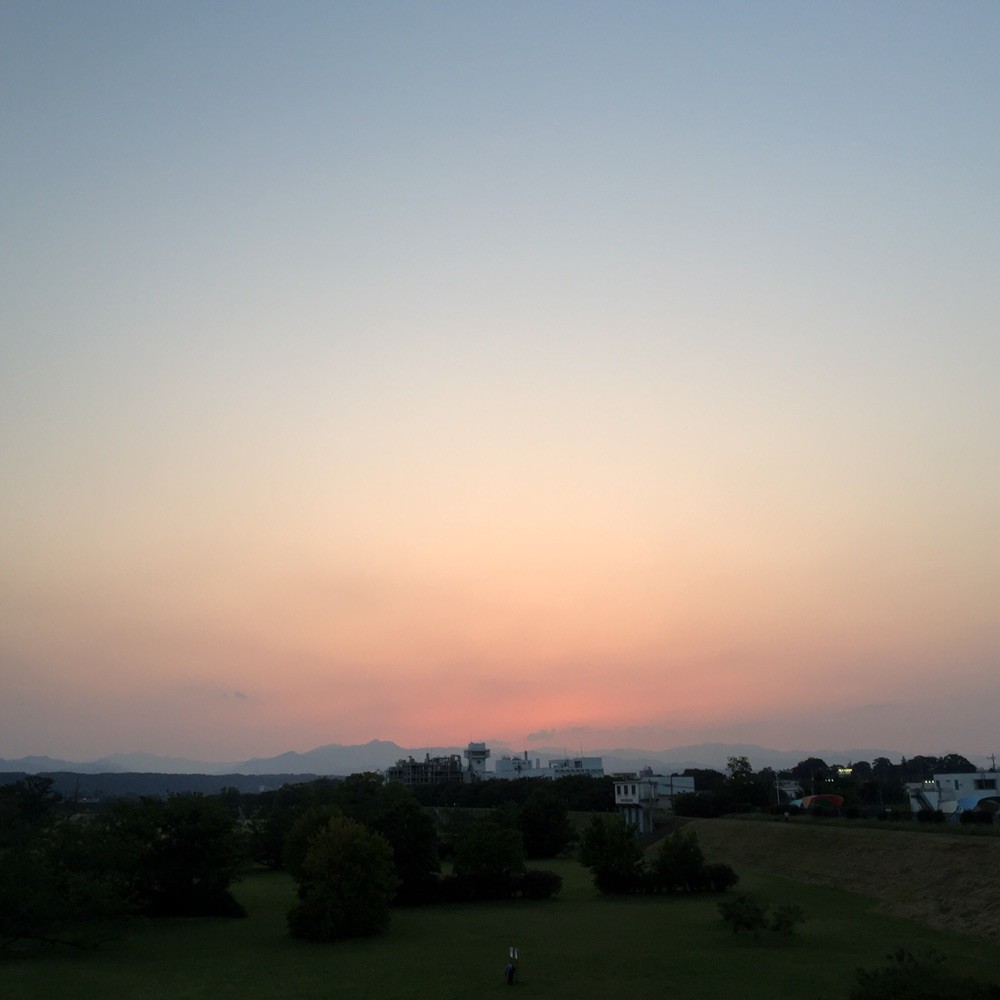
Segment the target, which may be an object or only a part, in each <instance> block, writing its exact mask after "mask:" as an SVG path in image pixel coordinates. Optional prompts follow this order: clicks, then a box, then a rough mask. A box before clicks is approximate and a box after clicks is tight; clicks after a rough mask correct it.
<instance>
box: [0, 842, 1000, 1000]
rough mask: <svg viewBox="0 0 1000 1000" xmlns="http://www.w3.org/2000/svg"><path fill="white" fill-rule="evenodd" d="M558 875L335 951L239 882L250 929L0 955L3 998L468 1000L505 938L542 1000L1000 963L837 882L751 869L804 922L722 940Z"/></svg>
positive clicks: (289, 898)
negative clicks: (774, 932) (892, 962)
mask: <svg viewBox="0 0 1000 1000" xmlns="http://www.w3.org/2000/svg"><path fill="white" fill-rule="evenodd" d="M707 853H708V854H709V857H710V859H711V858H712V857H713V853H712V852H711V851H709V852H707ZM552 867H555V868H558V869H559V870H560V872H561V874H562V875H563V876H564V879H565V886H564V890H563V892H562V894H561V896H560V898H558V899H556V900H552V901H547V902H544V903H528V902H521V901H512V902H509V903H499V904H488V905H487V904H483V905H466V906H457V907H439V908H415V909H409V910H406V909H404V910H398V911H395V913H394V915H393V922H392V926H391V928H390V930H389V932H388V934H387V935H385V936H383V937H378V938H370V939H366V940H361V941H346V942H340V943H338V944H335V945H316V944H308V943H304V942H298V941H294V940H292V939H291V938H290V937H289V936H288V934H287V931H286V929H285V922H284V921H285V917H284V915H285V912H286V910H287V909H288V908H289V907H290V906H291V904H292V903H293V896H294V894H293V885H292V883H291V881H290V880H289V879H288V878H287V876H284V875H282V874H278V873H266V872H260V873H256V874H254V875H252V876H251V877H250V878H248V879H246V880H245V881H244V882H242V883H241V884H240V885H239V886H238V889H237V895H238V896H239V897H240V899H241V900H242V901H243V902H244V903H245V904H246V906H247V907H248V909H249V910H250V914H251V915H250V917H249V918H248V919H247V920H193V921H184V920H167V921H155V922H145V923H143V924H141V925H139V926H138V927H136V928H134V929H132V930H130V931H129V933H128V934H127V936H125V937H124V938H122V939H120V940H118V941H113V942H111V943H109V944H107V945H105V946H104V947H103V948H102V949H100V950H99V951H97V952H93V953H86V954H81V953H74V952H69V951H56V952H53V953H52V954H51V955H50V956H48V957H46V958H43V959H39V958H38V957H34V958H31V959H21V960H14V961H9V960H8V961H6V962H0V997H2V998H3V1000H8V998H11V1000H12V998H15V997H16V998H17V1000H50V998H51V1000H56V998H59V1000H63V998H65V997H70V996H71V997H73V998H74V1000H109V998H115V1000H133V998H134V1000H168V998H169V1000H209V998H211V1000H257V998H260V1000H263V998H267V1000H320V998H324V1000H327V998H355V997H357V998H388V1000H410V998H424V997H428V998H430V997H433V998H435V1000H448V998H454V1000H465V998H469V1000H472V998H479V997H482V996H484V995H486V996H488V995H491V994H493V993H494V992H500V991H504V990H506V989H507V987H506V986H505V985H504V983H503V977H502V967H503V964H504V961H505V960H506V954H507V948H508V946H509V945H511V944H515V945H517V947H518V948H519V952H520V959H521V981H520V982H519V984H518V988H519V993H522V994H533V995H535V996H538V997H545V998H547V1000H548V998H552V1000H563V998H565V1000H588V998H590V997H594V998H597V997H601V998H604V1000H606V998H607V997H609V996H628V997H630V998H653V997H665V996H670V997H674V998H684V1000H715V998H717V997H725V996H731V995H733V996H739V997H740V1000H758V998H760V1000H763V998H765V997H766V998H767V1000H793V998H794V1000H800V998H801V997H803V996H809V997H810V998H811V1000H842V998H844V997H845V996H846V995H847V992H848V989H849V986H850V983H851V981H852V979H853V970H854V969H855V968H856V967H857V966H861V965H865V966H871V965H873V964H876V963H878V962H879V961H880V960H881V959H882V957H883V956H884V955H885V954H886V953H887V952H889V951H890V950H892V949H894V948H896V947H898V946H899V945H906V946H907V947H910V948H913V949H919V948H922V947H927V946H932V947H934V948H936V949H937V950H939V951H942V952H945V953H948V954H950V955H951V956H952V959H953V963H954V964H955V965H956V967H964V966H966V965H967V966H968V969H969V971H970V972H971V973H975V974H976V975H978V976H980V977H981V978H987V977H988V976H989V975H990V969H991V968H993V969H996V968H1000V949H998V948H997V947H995V946H993V945H991V944H985V945H984V944H983V943H982V942H977V941H975V940H973V939H970V938H958V937H954V936H951V935H943V934H939V933H936V932H934V931H933V930H931V929H929V928H926V927H923V926H920V925H918V924H914V923H911V922H908V921H903V920H898V919H894V918H891V917H887V916H883V915H880V914H877V913H875V912H874V910H873V907H872V905H871V901H870V900H867V899H865V898H863V897H861V896H857V895H852V894H850V893H845V892H840V891H837V890H833V889H826V888H820V887H811V886H803V885H800V884H796V883H794V882H790V881H786V880H783V879H775V878H768V877H758V876H749V875H745V876H744V880H743V883H742V884H741V888H749V889H752V890H755V891H757V892H758V893H760V894H761V895H762V896H763V897H764V898H765V899H766V900H768V901H769V902H772V903H779V902H785V901H794V902H798V903H799V904H800V905H802V906H803V907H804V909H805V910H806V912H807V913H808V914H809V916H810V919H809V920H808V922H807V923H806V924H805V925H804V926H803V927H802V929H801V932H800V934H799V935H798V936H797V937H796V938H793V939H791V940H789V941H781V940H777V939H773V938H765V939H763V940H762V941H761V942H760V943H754V942H753V941H752V940H751V939H750V938H747V937H745V936H739V937H732V936H731V935H729V934H728V932H727V931H726V929H725V927H724V925H723V924H722V922H721V920H720V919H719V917H718V913H717V911H716V901H717V900H716V898H711V897H703V898H692V899H683V898H665V899H655V898H603V897H601V896H599V895H598V894H597V893H596V892H595V891H594V889H593V888H592V887H591V885H590V876H589V873H587V872H586V871H584V870H583V869H581V868H580V867H579V866H578V865H576V864H575V863H574V862H571V861H560V862H557V863H555V864H554V865H552ZM806 983H808V984H809V985H808V987H807V988H806V989H805V991H804V990H803V986H804V984H806Z"/></svg>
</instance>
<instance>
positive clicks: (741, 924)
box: [719, 893, 767, 939]
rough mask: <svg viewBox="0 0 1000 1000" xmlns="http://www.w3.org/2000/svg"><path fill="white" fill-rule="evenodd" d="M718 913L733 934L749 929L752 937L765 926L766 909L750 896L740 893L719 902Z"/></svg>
mask: <svg viewBox="0 0 1000 1000" xmlns="http://www.w3.org/2000/svg"><path fill="white" fill-rule="evenodd" d="M719 914H720V916H721V917H722V919H723V920H724V921H725V922H726V923H727V924H728V925H729V926H730V927H731V928H732V931H733V933H734V934H736V933H737V932H739V931H750V932H751V933H752V934H753V936H754V938H755V939H756V938H759V937H760V932H761V931H762V930H763V929H764V928H765V927H766V926H767V909H766V907H765V906H764V905H763V904H762V903H759V902H758V901H757V900H756V899H754V898H753V897H752V896H747V895H745V894H743V893H740V894H739V895H737V896H730V897H728V898H727V899H724V900H722V901H721V902H720V903H719Z"/></svg>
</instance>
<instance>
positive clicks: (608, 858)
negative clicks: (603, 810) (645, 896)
mask: <svg viewBox="0 0 1000 1000" xmlns="http://www.w3.org/2000/svg"><path fill="white" fill-rule="evenodd" d="M580 864H582V865H583V866H584V867H585V868H589V869H590V870H591V871H592V872H593V874H594V885H595V886H597V889H598V891H600V892H603V893H629V892H639V891H640V890H641V889H642V888H643V879H644V874H645V870H644V860H643V852H642V845H641V844H640V843H639V841H638V840H637V839H636V836H635V829H634V828H633V827H631V826H628V825H626V824H625V823H623V822H622V820H621V818H620V817H618V816H613V815H609V814H600V815H596V816H594V817H593V818H592V819H591V821H590V824H589V825H588V826H587V828H586V829H585V830H584V831H583V839H582V840H581V842H580Z"/></svg>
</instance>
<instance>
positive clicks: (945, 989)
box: [850, 948, 1000, 1000]
mask: <svg viewBox="0 0 1000 1000" xmlns="http://www.w3.org/2000/svg"><path fill="white" fill-rule="evenodd" d="M886 959H887V963H888V964H887V965H885V966H884V967H882V968H878V969H871V970H865V969H858V971H857V981H856V983H855V985H854V988H853V989H852V990H851V996H850V1000H897V998H905V1000H998V998H1000V987H998V986H992V985H990V984H988V983H981V982H977V981H976V980H974V979H968V978H959V977H952V976H949V975H948V974H947V973H946V971H945V969H944V961H945V960H944V957H943V956H942V955H939V954H937V953H935V952H933V951H928V952H925V953H924V954H922V955H914V954H912V953H911V952H909V951H906V950H905V949H903V948H900V949H898V950H897V951H895V952H894V953H893V954H891V955H887V956H886Z"/></svg>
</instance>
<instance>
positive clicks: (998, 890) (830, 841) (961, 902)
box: [685, 819, 1000, 940]
mask: <svg viewBox="0 0 1000 1000" xmlns="http://www.w3.org/2000/svg"><path fill="white" fill-rule="evenodd" d="M685 829H686V830H693V831H695V833H697V835H698V843H699V844H700V845H701V847H702V850H703V851H704V852H705V856H706V857H707V858H708V860H710V861H724V862H726V863H727V864H730V865H732V866H733V868H735V869H736V870H737V871H740V869H741V868H742V869H749V870H752V871H756V872H760V873H762V874H765V875H778V876H781V877H783V878H790V879H795V880H796V881H799V882H809V883H812V884H814V885H825V886H832V887H833V888H836V889H846V890H848V891H849V892H857V893H861V894H862V895H865V896H871V897H872V898H874V899H876V900H877V901H878V908H879V910H881V911H882V912H884V913H889V914H892V915H893V916H897V917H907V918H909V919H911V920H919V921H920V922H922V923H925V924H928V925H930V926H931V927H935V928H937V929H939V930H946V931H953V932H956V933H959V934H972V935H976V936H979V937H988V938H992V939H993V940H1000V840H996V839H994V838H992V837H991V838H985V837H965V836H949V835H947V834H932V833H916V832H915V833H904V832H900V831H895V830H872V829H863V828H849V827H847V828H845V827H834V826H823V825H822V824H816V823H805V822H796V821H794V820H793V821H792V822H790V823H785V822H783V821H781V820H776V821H774V822H751V821H742V820H725V819H711V820H691V821H690V822H689V823H688V824H686V825H685Z"/></svg>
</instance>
